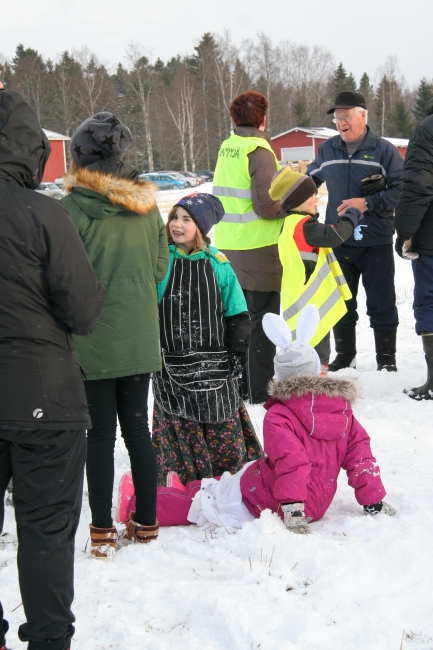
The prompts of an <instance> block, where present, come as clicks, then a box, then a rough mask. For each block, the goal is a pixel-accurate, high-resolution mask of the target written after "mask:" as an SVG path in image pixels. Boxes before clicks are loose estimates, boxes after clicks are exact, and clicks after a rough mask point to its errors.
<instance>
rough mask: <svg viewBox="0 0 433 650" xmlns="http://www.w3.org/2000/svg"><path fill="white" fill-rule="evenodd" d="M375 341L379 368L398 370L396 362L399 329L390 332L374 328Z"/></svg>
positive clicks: (390, 370)
mask: <svg viewBox="0 0 433 650" xmlns="http://www.w3.org/2000/svg"><path fill="white" fill-rule="evenodd" d="M374 341H375V343H376V361H377V369H378V370H387V371H388V372H397V366H396V363H395V353H396V341H397V330H392V331H388V332H382V330H374Z"/></svg>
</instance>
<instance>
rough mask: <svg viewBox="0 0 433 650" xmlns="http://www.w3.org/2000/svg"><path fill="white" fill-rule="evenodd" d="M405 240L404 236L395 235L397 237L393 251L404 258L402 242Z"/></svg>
mask: <svg viewBox="0 0 433 650" xmlns="http://www.w3.org/2000/svg"><path fill="white" fill-rule="evenodd" d="M405 241H406V237H403V236H402V235H397V239H396V240H395V246H394V248H395V252H396V253H397V255H398V256H399V257H401V258H402V259H404V257H403V244H404V242H405Z"/></svg>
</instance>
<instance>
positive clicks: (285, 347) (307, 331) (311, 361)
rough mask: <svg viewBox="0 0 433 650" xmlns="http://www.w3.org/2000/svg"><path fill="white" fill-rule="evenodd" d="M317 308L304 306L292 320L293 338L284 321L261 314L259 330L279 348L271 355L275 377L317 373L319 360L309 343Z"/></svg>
mask: <svg viewBox="0 0 433 650" xmlns="http://www.w3.org/2000/svg"><path fill="white" fill-rule="evenodd" d="M319 321H320V315H319V310H318V309H317V307H316V306H315V305H307V306H306V307H305V308H304V309H303V310H302V311H301V313H300V314H299V317H298V321H297V323H296V341H295V342H294V343H293V342H292V333H291V331H290V329H289V327H288V325H287V323H286V322H285V321H284V320H283V319H282V318H281V316H277V315H276V314H265V315H264V317H263V322H262V325H263V330H264V332H265V334H266V336H267V337H268V339H269V340H270V341H272V343H273V344H274V345H276V346H277V347H278V348H280V351H279V352H277V354H276V355H275V358H274V365H275V375H276V377H277V379H283V378H285V377H289V376H293V375H308V374H320V359H319V357H318V354H317V352H316V350H315V349H314V348H312V347H310V345H309V343H310V341H311V339H312V338H313V336H314V334H315V332H316V330H317V327H318V325H319Z"/></svg>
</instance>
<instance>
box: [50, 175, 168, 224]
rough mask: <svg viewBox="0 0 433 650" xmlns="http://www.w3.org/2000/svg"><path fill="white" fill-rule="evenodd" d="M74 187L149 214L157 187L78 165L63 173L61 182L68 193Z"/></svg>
mask: <svg viewBox="0 0 433 650" xmlns="http://www.w3.org/2000/svg"><path fill="white" fill-rule="evenodd" d="M75 187H77V188H78V187H82V188H84V189H87V190H92V191H93V192H98V193H99V194H103V195H104V196H105V197H107V199H108V200H109V201H110V203H112V204H113V205H118V206H121V207H122V208H125V209H126V210H128V211H130V212H135V213H136V214H143V215H145V214H149V212H151V211H152V210H153V209H154V208H155V206H156V193H157V187H156V185H154V183H149V182H148V181H133V180H131V179H129V178H122V177H120V176H114V175H113V174H104V172H101V171H96V170H91V169H87V168H86V167H78V168H76V169H75V170H74V171H72V172H69V173H68V174H65V179H64V182H63V189H64V190H65V191H66V192H68V193H69V192H71V190H72V189H74V188H75Z"/></svg>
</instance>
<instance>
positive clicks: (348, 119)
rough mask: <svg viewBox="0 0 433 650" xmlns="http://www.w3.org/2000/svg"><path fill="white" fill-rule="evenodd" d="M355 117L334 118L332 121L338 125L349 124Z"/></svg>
mask: <svg viewBox="0 0 433 650" xmlns="http://www.w3.org/2000/svg"><path fill="white" fill-rule="evenodd" d="M355 115H356V113H355ZM355 115H343V117H334V118H333V120H332V121H333V122H334V124H340V122H351V121H352V120H353V118H354V117H355Z"/></svg>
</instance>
